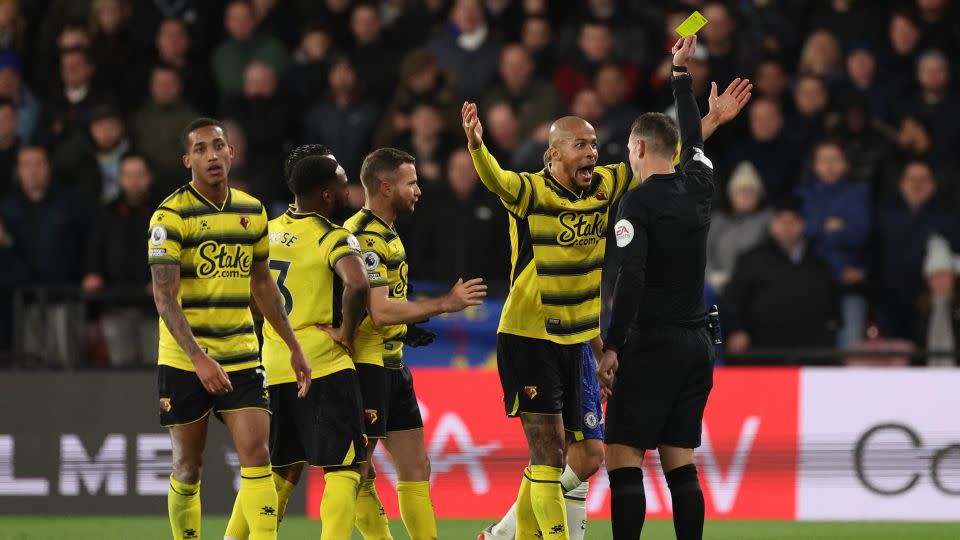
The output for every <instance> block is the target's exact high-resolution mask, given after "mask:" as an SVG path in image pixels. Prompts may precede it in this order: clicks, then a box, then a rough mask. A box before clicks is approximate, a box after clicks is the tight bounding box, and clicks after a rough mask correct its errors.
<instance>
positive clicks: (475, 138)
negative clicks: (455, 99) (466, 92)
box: [460, 101, 483, 150]
mask: <svg viewBox="0 0 960 540" xmlns="http://www.w3.org/2000/svg"><path fill="white" fill-rule="evenodd" d="M460 115H461V116H462V117H463V132H464V133H466V135H467V146H469V147H470V148H472V149H474V150H476V149H477V148H480V147H481V146H483V125H482V124H481V123H480V113H478V112H477V104H476V103H470V102H469V101H464V102H463V107H462V108H461V109H460Z"/></svg>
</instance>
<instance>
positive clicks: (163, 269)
mask: <svg viewBox="0 0 960 540" xmlns="http://www.w3.org/2000/svg"><path fill="white" fill-rule="evenodd" d="M150 272H151V274H153V301H154V303H155V304H156V305H157V313H159V314H160V318H161V319H163V324H164V325H166V327H167V330H169V331H170V333H171V334H172V335H173V338H174V339H176V340H177V344H178V345H180V348H181V349H183V352H185V353H187V356H189V357H190V361H191V362H193V367H194V369H195V370H196V372H197V377H199V378H200V382H201V383H203V387H204V389H206V391H207V392H209V393H211V394H226V393H228V392H230V391H232V390H233V386H232V385H231V384H230V377H228V376H227V373H226V372H225V371H224V370H223V367H221V366H220V364H218V363H217V362H216V361H215V360H214V359H212V358H210V357H209V356H207V353H205V352H203V349H201V348H200V345H199V344H198V343H197V340H196V338H194V337H193V331H192V330H190V323H189V322H187V316H186V315H184V314H183V308H182V307H180V302H178V301H177V293H178V292H179V291H180V265H179V264H153V265H151V266H150Z"/></svg>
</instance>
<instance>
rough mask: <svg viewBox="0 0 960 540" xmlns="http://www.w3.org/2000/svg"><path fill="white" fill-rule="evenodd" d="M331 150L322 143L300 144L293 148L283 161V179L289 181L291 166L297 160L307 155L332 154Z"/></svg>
mask: <svg viewBox="0 0 960 540" xmlns="http://www.w3.org/2000/svg"><path fill="white" fill-rule="evenodd" d="M332 155H333V151H332V150H330V149H329V148H327V147H326V146H324V145H322V144H301V145H300V146H298V147H296V148H294V149H293V150H292V151H291V152H290V155H288V156H287V159H286V160H285V161H284V162H283V179H284V181H287V182H289V181H290V176H291V175H292V174H293V167H294V166H296V164H297V162H298V161H300V160H301V159H303V158H305V157H308V156H332Z"/></svg>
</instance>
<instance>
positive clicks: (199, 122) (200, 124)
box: [180, 117, 227, 148]
mask: <svg viewBox="0 0 960 540" xmlns="http://www.w3.org/2000/svg"><path fill="white" fill-rule="evenodd" d="M209 126H214V127H218V128H220V129H222V130H223V132H224V133H223V136H224V137H226V136H227V133H226V132H227V130H226V128H224V127H223V122H221V121H219V120H216V119H213V118H206V117H203V118H196V119H194V120H193V121H192V122H190V123H189V124H187V127H185V128H183V132H181V133H180V146H181V147H183V148H186V147H187V144H189V143H190V134H191V133H193V132H194V131H196V130H198V129H200V128H205V127H209Z"/></svg>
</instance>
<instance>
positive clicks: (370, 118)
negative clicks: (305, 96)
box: [247, 58, 379, 178]
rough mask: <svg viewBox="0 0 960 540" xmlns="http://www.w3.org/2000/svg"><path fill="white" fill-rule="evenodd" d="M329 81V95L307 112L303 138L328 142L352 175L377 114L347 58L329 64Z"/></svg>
mask: <svg viewBox="0 0 960 540" xmlns="http://www.w3.org/2000/svg"><path fill="white" fill-rule="evenodd" d="M328 85H329V88H330V92H329V94H328V96H327V97H326V98H325V99H323V100H322V101H319V102H317V103H316V104H315V105H314V106H313V107H312V108H311V109H310V110H309V111H307V113H306V117H305V118H306V126H305V130H304V140H307V141H310V142H316V143H321V144H326V145H327V146H329V147H330V148H331V149H332V150H333V153H334V154H335V155H336V156H337V161H339V162H340V164H341V165H343V168H344V169H345V170H346V171H347V173H348V174H349V175H353V177H354V178H355V177H356V175H359V174H360V164H361V163H362V162H363V157H364V155H365V153H366V152H367V150H368V149H369V148H370V136H371V134H372V132H373V128H374V126H376V124H377V119H378V118H379V113H378V110H377V106H376V105H374V104H373V103H370V102H368V101H366V100H364V99H363V98H362V95H361V94H360V88H359V82H358V81H357V72H356V70H354V69H353V66H352V65H350V62H349V61H348V60H346V59H343V58H341V59H339V60H337V61H336V62H335V63H334V65H333V67H332V68H330V78H329V81H328ZM247 135H248V136H249V133H248V134H247Z"/></svg>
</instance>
